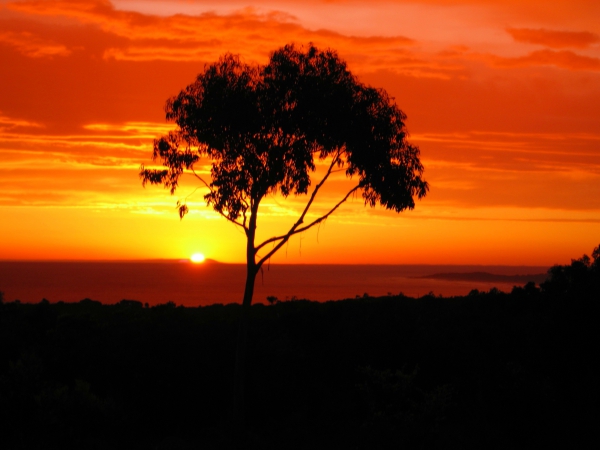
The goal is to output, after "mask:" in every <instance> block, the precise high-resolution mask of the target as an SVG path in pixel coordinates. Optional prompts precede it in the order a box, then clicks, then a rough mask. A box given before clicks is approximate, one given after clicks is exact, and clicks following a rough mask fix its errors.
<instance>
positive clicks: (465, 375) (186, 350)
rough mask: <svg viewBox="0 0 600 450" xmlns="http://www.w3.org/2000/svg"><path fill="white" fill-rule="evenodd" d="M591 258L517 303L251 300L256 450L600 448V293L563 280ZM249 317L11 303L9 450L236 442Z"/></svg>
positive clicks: (3, 335)
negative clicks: (236, 383) (233, 419)
mask: <svg viewBox="0 0 600 450" xmlns="http://www.w3.org/2000/svg"><path fill="white" fill-rule="evenodd" d="M577 261H579V260H574V264H573V263H572V264H571V265H568V266H555V267H553V268H552V269H550V271H549V278H548V281H547V282H546V283H543V284H542V287H540V286H537V285H535V284H534V283H528V284H526V285H524V286H517V287H515V288H514V289H513V290H512V292H510V293H503V292H500V291H498V290H490V291H489V292H476V291H474V292H472V293H471V294H470V295H467V296H463V297H453V298H441V297H436V296H433V295H427V296H424V297H421V298H409V297H404V296H385V297H380V298H372V297H365V298H358V299H348V300H342V301H332V302H323V303H317V302H311V301H307V300H297V301H278V302H274V303H273V304H272V305H262V304H257V305H254V306H252V308H251V317H252V322H251V326H250V328H249V333H250V340H249V347H248V351H249V353H250V356H251V357H250V358H249V361H250V363H249V366H248V385H247V394H248V399H249V401H248V405H249V416H248V417H249V419H248V424H247V427H248V433H247V435H246V437H245V439H246V440H245V441H244V442H243V448H256V449H258V448H261V449H265V448H267V449H268V448H282V447H283V448H292V449H308V448H358V449H363V448H364V449H367V448H369V449H370V448H383V449H385V448H398V447H399V446H404V447H405V448H440V449H441V448H443V449H448V448H461V449H464V448H473V449H475V448H477V449H479V448H492V449H500V448H540V447H547V446H551V447H554V448H555V447H557V446H563V445H564V446H569V447H581V446H590V447H593V446H594V444H596V445H597V444H598V437H597V434H596V433H595V429H596V424H597V422H598V419H599V418H600V417H599V412H598V409H597V405H598V402H599V401H600V389H599V388H598V382H597V371H596V369H595V367H594V365H593V364H592V363H591V362H592V361H594V360H595V358H596V355H597V349H598V346H599V344H600V328H599V327H598V326H597V321H598V317H599V313H600V303H599V302H598V298H599V297H598V295H596V294H597V291H594V290H593V289H596V288H595V287H594V288H590V289H589V290H587V289H586V290H581V289H577V288H573V289H567V290H563V289H561V290H556V289H554V288H553V285H554V283H560V282H561V280H562V275H560V276H559V275H556V274H557V273H563V272H564V271H565V270H567V267H572V266H576V267H579V265H578V263H577ZM597 261H598V258H597V257H594V260H593V262H592V260H591V259H590V260H589V264H588V263H585V264H584V265H585V266H586V268H587V269H586V270H588V271H590V272H592V271H595V270H596V269H595V267H597ZM556 267H561V270H558V269H556ZM594 273H596V272H594ZM573 280H574V282H577V280H580V278H578V277H573ZM592 286H597V285H593V283H592ZM572 287H574V286H572ZM240 309H241V305H235V304H234V305H225V306H224V305H213V306H207V307H200V308H184V307H176V306H175V304H174V303H172V302H165V303H164V304H162V305H159V306H155V307H151V308H148V307H144V305H142V304H141V303H139V302H135V301H124V302H121V303H120V304H117V305H102V304H101V303H99V302H96V301H93V300H90V299H85V300H83V301H81V302H79V303H71V304H69V303H60V302H59V303H50V302H48V301H41V302H40V303H38V304H20V303H18V302H11V303H6V302H5V303H1V304H0V342H2V345H1V346H0V423H2V426H3V433H2V434H1V435H0V447H1V448H3V449H25V448H26V449H37V448H39V449H42V448H64V449H68V448H94V449H104V448H111V449H113V448H128V449H138V448H139V449H143V448H157V449H174V448H179V449H186V448H199V447H201V448H209V449H210V448H214V449H217V448H219V449H220V448H235V446H234V443H233V442H232V440H231V436H230V434H228V420H229V408H230V403H229V402H228V399H229V395H230V385H231V382H232V376H231V375H232V373H231V370H230V368H231V361H232V358H233V355H234V353H235V346H236V335H237V319H238V315H239V313H240Z"/></svg>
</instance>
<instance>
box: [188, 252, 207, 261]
mask: <svg viewBox="0 0 600 450" xmlns="http://www.w3.org/2000/svg"><path fill="white" fill-rule="evenodd" d="M205 259H206V258H205V257H204V255H203V254H202V253H194V254H193V255H192V257H191V258H190V261H192V262H193V263H196V264H200V263H203V262H204V260H205Z"/></svg>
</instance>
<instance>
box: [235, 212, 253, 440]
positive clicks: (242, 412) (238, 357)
mask: <svg viewBox="0 0 600 450" xmlns="http://www.w3.org/2000/svg"><path fill="white" fill-rule="evenodd" d="M255 233H256V214H255V212H254V214H252V215H251V217H250V224H249V227H248V230H247V231H246V239H247V242H246V285H245V288H244V299H243V301H242V314H241V317H240V326H239V329H238V336H237V348H236V352H235V368H234V374H233V423H232V425H233V427H234V428H233V432H234V434H235V438H236V440H241V439H243V437H244V435H245V428H246V405H245V385H246V357H247V355H246V353H247V351H246V350H247V342H248V323H249V321H250V306H251V305H252V296H253V295H254V282H255V280H256V274H257V273H258V270H259V266H258V265H257V264H256V261H255V249H254V237H255Z"/></svg>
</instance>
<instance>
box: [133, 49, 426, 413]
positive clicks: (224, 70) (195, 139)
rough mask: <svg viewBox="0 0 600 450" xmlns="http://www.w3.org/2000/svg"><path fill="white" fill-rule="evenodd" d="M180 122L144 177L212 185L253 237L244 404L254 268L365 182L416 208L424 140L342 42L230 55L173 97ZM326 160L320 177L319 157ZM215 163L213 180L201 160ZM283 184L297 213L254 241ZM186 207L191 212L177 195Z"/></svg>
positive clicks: (370, 198) (214, 196)
mask: <svg viewBox="0 0 600 450" xmlns="http://www.w3.org/2000/svg"><path fill="white" fill-rule="evenodd" d="M165 110H166V118H167V120H169V121H173V122H175V124H176V125H177V129H176V130H175V131H172V132H170V133H169V134H168V135H166V136H163V137H161V138H159V139H157V140H155V141H154V152H153V160H155V161H156V160H160V162H161V163H162V165H163V166H164V168H163V169H147V168H145V167H144V166H142V167H141V172H140V176H141V178H142V180H143V184H144V185H145V184H146V183H148V182H149V183H151V184H163V185H164V186H165V187H166V188H169V189H170V191H171V193H174V192H175V190H176V189H177V186H178V182H179V179H180V177H181V176H182V174H184V173H185V172H191V173H192V174H194V175H195V176H196V177H197V179H198V180H199V182H200V183H201V184H202V185H203V186H204V187H206V188H207V189H208V193H207V194H206V195H205V196H204V198H205V200H206V202H207V205H209V206H212V207H213V209H214V210H215V211H216V212H217V213H219V214H220V215H221V216H223V217H224V218H225V219H227V220H228V221H229V222H231V223H233V224H235V225H236V226H238V227H240V228H242V229H243V230H244V232H245V235H246V265H247V272H246V284H245V290H244V297H243V302H242V304H243V307H242V319H241V325H240V333H239V339H238V353H237V356H236V377H237V378H238V380H237V381H236V394H235V397H236V399H237V401H238V402H239V403H240V404H239V405H238V407H237V409H238V411H239V410H240V409H241V407H242V405H241V402H243V383H242V381H241V379H240V378H241V377H242V376H243V373H244V369H243V366H244V358H245V356H244V355H245V346H246V329H247V316H248V311H249V307H250V305H251V303H252V296H253V291H254V282H255V277H256V275H257V273H258V271H259V270H260V268H261V266H262V265H263V264H264V262H265V261H267V260H268V259H269V258H270V257H271V256H272V255H273V254H274V253H275V252H277V251H278V250H279V249H280V248H281V247H282V246H283V245H285V243H286V242H288V240H289V239H290V238H291V237H292V236H294V235H296V234H298V233H301V232H303V231H306V230H308V229H310V228H312V227H314V226H315V225H317V224H319V223H320V222H322V221H323V220H325V219H326V218H328V217H329V216H330V215H331V214H332V213H334V212H335V211H336V210H337V209H338V208H339V206H340V205H342V204H343V203H344V202H345V201H346V200H347V199H348V198H349V197H350V196H351V195H352V194H354V193H355V192H359V191H360V192H362V196H363V198H364V201H365V204H367V205H369V206H371V207H372V206H375V205H376V204H380V205H382V206H384V207H385V208H387V209H391V210H394V211H396V212H400V211H402V210H404V209H407V208H408V209H412V208H414V206H415V203H414V198H415V197H417V198H422V197H423V196H425V194H426V193H427V191H428V184H427V182H426V181H424V180H423V179H422V173H423V166H422V164H421V162H420V160H419V149H418V148H417V147H416V146H414V145H411V144H410V143H408V142H407V140H406V134H407V133H406V130H405V126H404V120H405V118H406V116H405V115H404V113H403V112H402V111H401V110H400V109H399V108H398V107H397V106H396V104H395V103H394V102H393V99H392V98H391V97H389V95H388V94H387V93H386V92H385V91H384V90H381V89H374V88H372V87H369V86H366V85H364V84H362V83H360V82H359V81H358V80H357V79H356V78H355V77H354V76H353V75H352V74H351V73H350V71H349V70H348V69H347V67H346V64H345V62H343V61H342V60H340V59H339V57H338V55H337V53H336V52H334V51H331V50H327V51H319V50H318V49H317V48H315V47H314V46H313V45H309V46H307V47H306V48H297V47H295V46H294V45H288V46H285V47H283V48H280V49H278V50H276V51H275V52H273V53H272V54H271V57H270V61H269V63H268V64H266V65H264V66H253V65H248V64H245V63H243V62H242V61H241V60H240V58H239V57H238V56H235V55H231V54H226V55H224V56H222V57H221V58H220V59H219V61H218V62H216V63H214V64H211V65H209V66H207V67H205V70H204V72H203V73H201V74H200V75H198V77H197V79H196V81H195V82H194V83H192V84H190V85H189V86H187V87H186V88H185V89H183V90H182V91H181V92H180V93H179V95H177V96H175V97H172V98H170V99H169V100H167V103H166V107H165ZM316 158H318V159H319V160H322V161H326V163H327V169H326V171H325V173H324V175H323V176H322V178H321V179H320V180H318V182H316V184H314V183H313V180H311V174H313V173H315V171H316V164H315V159H316ZM203 160H204V161H210V163H211V169H210V179H208V178H206V177H204V176H202V175H201V174H199V173H198V172H197V171H195V170H194V168H195V165H196V164H198V163H200V161H203ZM337 171H345V174H346V176H347V177H349V178H351V179H354V180H355V183H354V185H353V186H352V187H351V188H350V189H349V190H348V191H347V192H346V193H345V194H344V195H343V196H341V198H340V199H339V201H338V202H337V203H335V204H334V205H332V206H331V208H330V209H329V210H328V211H327V212H326V213H325V214H323V215H321V216H319V217H317V218H315V219H310V220H309V219H308V213H309V210H310V209H311V207H312V206H313V204H314V202H315V199H316V197H317V194H318V193H319V190H320V189H321V188H322V186H323V185H324V183H325V182H326V181H327V179H328V178H329V176H330V175H331V174H332V173H334V172H337ZM276 193H279V194H281V195H282V196H283V197H287V196H289V195H290V194H293V195H300V194H307V195H308V200H307V202H306V205H305V207H304V209H303V210H302V211H301V212H300V213H299V217H298V219H297V220H296V221H295V222H294V223H293V224H292V225H291V227H290V228H289V229H288V230H287V231H286V232H284V233H282V234H281V235H278V236H273V237H270V238H268V239H266V240H264V241H263V242H261V243H256V242H255V238H256V228H257V219H258V215H259V206H260V204H261V201H262V200H263V199H264V198H265V197H267V196H269V195H274V194H276ZM177 204H178V208H179V215H180V217H182V218H183V216H184V215H185V214H186V213H187V212H188V207H187V205H186V204H185V203H184V202H183V203H181V202H178V203H177Z"/></svg>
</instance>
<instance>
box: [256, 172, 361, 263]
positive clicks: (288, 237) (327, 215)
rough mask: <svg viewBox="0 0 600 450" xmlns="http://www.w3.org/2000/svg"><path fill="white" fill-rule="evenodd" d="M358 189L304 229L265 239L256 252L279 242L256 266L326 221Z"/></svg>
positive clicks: (353, 189)
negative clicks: (293, 239)
mask: <svg viewBox="0 0 600 450" xmlns="http://www.w3.org/2000/svg"><path fill="white" fill-rule="evenodd" d="M359 188H360V184H357V185H356V186H354V187H353V188H352V189H350V191H348V193H347V194H346V195H345V196H344V198H343V199H341V200H340V201H339V202H338V203H337V204H336V205H335V206H334V207H333V208H331V209H330V210H329V211H328V212H327V214H324V215H322V216H321V217H319V218H318V219H315V220H314V221H312V222H311V223H309V224H308V225H306V226H304V227H301V228H294V227H292V229H290V231H289V232H288V233H287V234H286V235H285V236H278V237H275V238H270V239H267V240H266V241H265V242H263V243H262V244H260V246H258V247H256V251H258V249H259V248H261V247H263V246H264V245H265V244H267V243H269V242H276V241H278V240H279V242H278V243H277V245H275V247H273V248H272V249H271V251H269V253H267V254H266V255H265V256H264V257H262V258H261V259H260V260H259V261H258V264H257V265H258V267H260V266H261V265H262V264H263V263H264V262H265V261H266V260H267V259H269V258H270V257H271V256H273V255H274V254H275V252H277V250H279V249H280V248H281V247H282V246H283V245H284V244H285V243H286V242H287V241H288V240H289V239H290V238H291V237H292V236H293V235H295V234H298V233H302V232H303V231H306V230H308V229H310V228H312V227H314V226H315V225H317V224H319V223H321V222H323V221H324V220H325V219H327V218H328V217H329V216H330V215H331V214H333V213H334V212H335V210H336V209H338V208H339V207H340V205H341V204H342V203H344V202H345V201H346V200H348V197H350V196H351V195H352V194H353V193H354V192H356V190H357V189H359Z"/></svg>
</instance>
